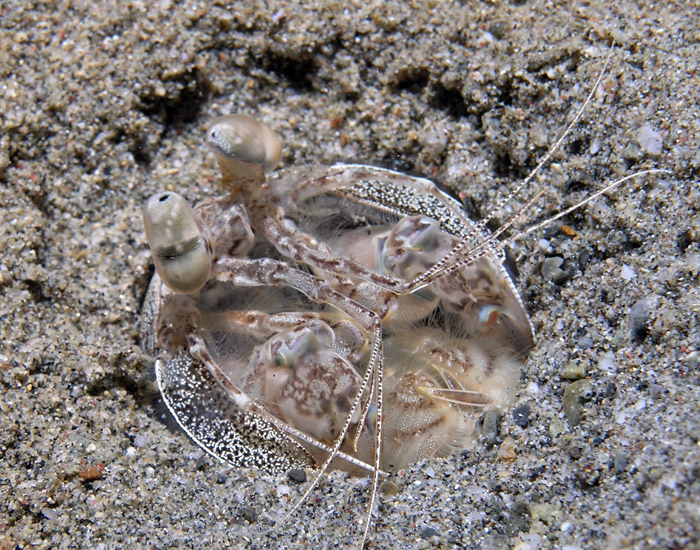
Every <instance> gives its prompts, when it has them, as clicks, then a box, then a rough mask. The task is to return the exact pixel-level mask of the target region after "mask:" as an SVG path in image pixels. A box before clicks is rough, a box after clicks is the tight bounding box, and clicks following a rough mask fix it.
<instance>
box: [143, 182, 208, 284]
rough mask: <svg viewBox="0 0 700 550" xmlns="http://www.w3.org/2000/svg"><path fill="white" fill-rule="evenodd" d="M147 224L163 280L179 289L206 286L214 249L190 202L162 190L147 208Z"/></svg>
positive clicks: (149, 237) (144, 215) (147, 203)
mask: <svg viewBox="0 0 700 550" xmlns="http://www.w3.org/2000/svg"><path fill="white" fill-rule="evenodd" d="M143 224H144V226H145V228H146V240H147V241H148V245H149V246H150V247H151V252H152V254H153V263H154V264H155V266H156V271H158V275H160V278H161V280H162V281H163V282H164V283H165V284H166V285H167V286H168V287H169V288H171V289H172V290H174V291H175V292H182V293H190V292H196V291H197V290H199V289H200V288H202V286H203V285H204V283H206V282H207V280H208V279H209V271H210V269H211V260H212V248H211V245H210V244H209V240H208V239H207V238H206V236H205V235H204V232H203V231H202V228H201V227H200V225H199V223H198V222H197V218H196V217H195V214H194V211H193V210H192V207H191V206H190V205H189V203H188V202H187V201H186V200H185V199H183V198H182V197H181V196H180V195H178V194H177V193H158V194H157V195H154V196H152V197H151V198H150V199H148V201H147V202H146V205H145V206H144V207H143Z"/></svg>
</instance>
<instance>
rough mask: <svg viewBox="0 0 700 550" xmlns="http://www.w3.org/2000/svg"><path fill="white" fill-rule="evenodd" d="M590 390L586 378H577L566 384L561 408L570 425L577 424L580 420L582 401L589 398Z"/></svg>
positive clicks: (589, 384)
mask: <svg viewBox="0 0 700 550" xmlns="http://www.w3.org/2000/svg"><path fill="white" fill-rule="evenodd" d="M592 390H593V386H591V383H590V382H589V381H588V380H577V381H576V382H572V383H571V384H569V385H568V386H566V389H565V390H564V401H563V409H564V416H566V419H567V420H568V421H569V425H570V426H572V427H573V426H577V425H578V423H579V422H580V421H581V415H582V413H583V403H584V401H588V400H589V399H590V398H591V392H592Z"/></svg>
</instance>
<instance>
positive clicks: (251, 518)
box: [238, 506, 258, 523]
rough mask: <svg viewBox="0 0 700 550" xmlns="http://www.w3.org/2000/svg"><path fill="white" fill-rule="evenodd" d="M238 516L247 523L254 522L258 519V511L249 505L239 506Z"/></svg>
mask: <svg viewBox="0 0 700 550" xmlns="http://www.w3.org/2000/svg"><path fill="white" fill-rule="evenodd" d="M238 518H239V519H242V520H244V521H247V522H248V523H255V522H256V521H257V519H258V513H257V512H256V511H255V509H254V508H251V507H250V506H241V507H240V508H239V509H238Z"/></svg>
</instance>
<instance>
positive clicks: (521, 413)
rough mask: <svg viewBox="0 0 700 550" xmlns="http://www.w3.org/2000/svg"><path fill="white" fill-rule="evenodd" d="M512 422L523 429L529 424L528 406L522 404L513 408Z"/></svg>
mask: <svg viewBox="0 0 700 550" xmlns="http://www.w3.org/2000/svg"><path fill="white" fill-rule="evenodd" d="M513 422H515V424H516V425H518V426H520V427H521V428H523V429H525V428H527V427H528V425H529V424H530V407H529V406H528V405H523V406H522V407H518V408H517V409H514V410H513Z"/></svg>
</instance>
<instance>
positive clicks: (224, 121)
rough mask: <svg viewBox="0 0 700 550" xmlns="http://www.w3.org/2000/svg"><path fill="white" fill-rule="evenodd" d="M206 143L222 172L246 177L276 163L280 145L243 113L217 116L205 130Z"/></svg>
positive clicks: (258, 123) (266, 129)
mask: <svg viewBox="0 0 700 550" xmlns="http://www.w3.org/2000/svg"><path fill="white" fill-rule="evenodd" d="M207 145H209V148H210V149H211V150H212V152H213V153H214V154H215V155H216V158H217V160H218V161H219V165H220V166H221V169H222V173H224V174H225V173H226V172H227V171H230V172H232V173H234V174H236V176H237V177H248V176H251V175H255V174H256V173H258V172H260V170H261V169H262V170H263V171H270V170H272V169H273V168H275V167H276V166H277V164H278V163H279V161H280V156H281V150H282V148H281V146H280V142H279V139H277V136H276V135H275V133H274V132H273V131H272V130H271V129H270V128H269V127H268V126H266V125H265V124H262V123H261V122H258V121H257V120H255V119H252V118H250V117H249V116H246V115H226V116H222V117H220V118H217V119H216V120H215V121H214V122H213V123H212V124H211V126H209V129H208V130H207Z"/></svg>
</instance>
